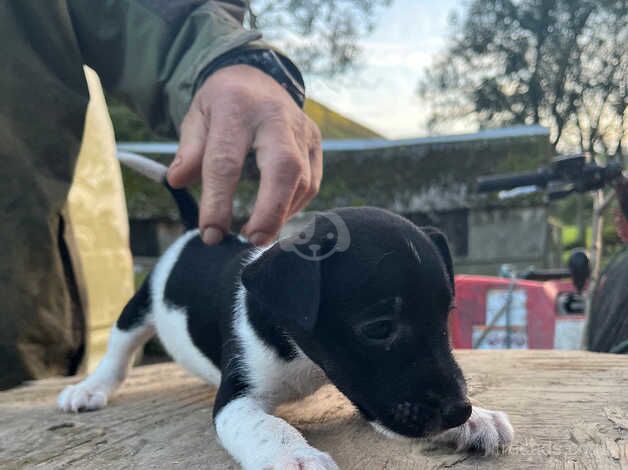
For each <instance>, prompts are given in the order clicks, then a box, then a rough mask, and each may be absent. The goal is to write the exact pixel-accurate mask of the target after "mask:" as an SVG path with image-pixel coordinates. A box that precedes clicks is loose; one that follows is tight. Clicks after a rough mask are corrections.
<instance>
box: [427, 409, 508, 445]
mask: <svg viewBox="0 0 628 470" xmlns="http://www.w3.org/2000/svg"><path fill="white" fill-rule="evenodd" d="M514 436H515V432H514V430H513V428H512V425H511V424H510V420H509V419H508V415H506V413H503V412H501V411H491V410H486V409H484V408H480V407H477V406H474V407H473V411H472V412H471V416H470V417H469V419H468V420H467V422H466V423H464V424H463V425H462V426H458V427H456V428H452V429H448V430H447V431H445V432H442V433H441V434H438V435H437V436H435V437H433V438H432V441H433V442H436V443H439V444H446V445H451V446H454V447H456V449H457V450H458V451H463V450H477V451H481V452H484V454H485V455H493V454H497V453H498V452H507V451H508V449H509V448H510V444H511V443H512V440H513V438H514Z"/></svg>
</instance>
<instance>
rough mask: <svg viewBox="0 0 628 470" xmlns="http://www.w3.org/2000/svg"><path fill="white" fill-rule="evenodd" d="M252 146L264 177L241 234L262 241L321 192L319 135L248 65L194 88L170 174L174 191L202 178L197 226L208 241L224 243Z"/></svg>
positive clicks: (288, 99)
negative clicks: (246, 160) (235, 198)
mask: <svg viewBox="0 0 628 470" xmlns="http://www.w3.org/2000/svg"><path fill="white" fill-rule="evenodd" d="M251 149H253V150H255V151H256V160H257V167H258V168H259V170H260V174H261V180H260V185H259V190H258V193H257V199H256V201H255V205H254V208H253V212H252V214H251V217H250V219H249V220H248V222H247V223H246V224H245V225H244V227H243V228H242V234H243V235H244V236H246V237H247V238H249V239H250V241H251V242H252V243H254V244H255V245H264V244H267V243H269V242H270V241H271V240H272V239H273V238H274V237H275V236H276V235H277V233H278V232H279V230H280V228H281V226H282V225H283V223H284V222H285V221H286V220H287V219H288V218H289V217H290V216H292V215H293V214H295V213H296V212H298V211H300V210H301V209H303V208H304V207H305V206H306V205H307V204H308V203H309V202H310V200H312V198H313V197H314V196H316V194H317V193H318V189H319V186H320V181H321V177H322V173H323V155H322V149H321V135H320V131H319V129H318V127H317V126H316V124H315V123H314V122H313V121H312V120H310V119H309V118H308V117H307V116H306V115H305V114H304V113H303V111H302V110H301V109H299V107H298V106H297V105H296V103H295V102H294V101H293V99H292V97H291V96H290V94H289V93H288V92H287V91H286V90H285V89H284V88H283V87H282V86H281V85H280V84H279V83H277V82H276V81H275V80H274V79H273V78H272V77H270V76H269V75H266V74H265V73H264V72H262V71H260V70H258V69H256V68H254V67H250V66H248V65H233V66H228V67H225V68H223V69H220V70H218V71H216V72H215V73H213V74H212V75H210V76H209V77H208V78H207V80H206V81H205V83H204V84H203V85H202V87H201V88H199V90H198V91H197V93H196V95H195V97H194V99H193V101H192V104H191V105H190V109H189V110H188V113H187V115H186V116H185V118H184V120H183V123H182V124H181V138H180V145H179V150H178V152H177V155H176V157H175V160H174V162H173V163H172V164H171V165H170V169H169V171H168V182H169V183H170V185H171V186H173V187H175V188H180V187H184V186H187V185H189V184H191V183H192V182H194V181H195V180H197V179H198V178H199V176H200V177H201V178H202V186H203V189H202V196H201V202H200V213H199V226H200V229H201V234H202V238H203V241H204V242H205V243H207V244H210V245H213V244H216V243H219V242H220V241H221V240H222V238H223V235H224V234H225V233H226V232H228V231H229V228H230V225H231V218H232V206H233V197H234V194H235V191H236V187H237V184H238V181H239V180H240V175H241V172H242V167H243V164H244V159H245V157H246V155H247V153H248V152H249V151H250V150H251Z"/></svg>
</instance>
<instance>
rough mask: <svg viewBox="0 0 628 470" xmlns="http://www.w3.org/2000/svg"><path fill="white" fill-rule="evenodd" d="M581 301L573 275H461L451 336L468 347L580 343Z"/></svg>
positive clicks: (457, 344)
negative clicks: (538, 277)
mask: <svg viewBox="0 0 628 470" xmlns="http://www.w3.org/2000/svg"><path fill="white" fill-rule="evenodd" d="M581 303H582V298H581V297H580V296H578V295H577V294H575V289H574V287H573V285H572V282H571V280H569V279H565V280H553V281H544V282H540V281H531V280H524V279H509V278H500V277H489V276H470V275H459V276H456V309H455V310H454V312H452V315H451V317H450V331H451V338H452V342H453V345H454V347H455V348H466V349H469V348H474V349H579V348H580V347H581V340H582V331H583V327H584V315H583V314H582V313H581V312H582V310H583V309H582V304H581ZM576 304H577V305H576Z"/></svg>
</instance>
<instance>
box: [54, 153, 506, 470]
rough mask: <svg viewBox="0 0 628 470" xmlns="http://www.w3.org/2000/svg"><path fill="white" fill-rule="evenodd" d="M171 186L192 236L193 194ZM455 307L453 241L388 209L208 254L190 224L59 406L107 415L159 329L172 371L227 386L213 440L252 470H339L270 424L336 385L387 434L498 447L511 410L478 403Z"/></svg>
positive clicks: (228, 241)
mask: <svg viewBox="0 0 628 470" xmlns="http://www.w3.org/2000/svg"><path fill="white" fill-rule="evenodd" d="M127 163H128V162H127ZM133 163H134V165H135V167H136V168H139V169H140V170H142V171H143V172H144V173H147V171H146V168H147V165H145V162H142V161H141V160H137V159H136V160H134V161H133ZM155 168H157V170H158V171H157V170H156V173H155V172H153V173H154V175H153V176H155V175H157V176H158V177H159V179H161V177H162V176H163V171H162V170H161V169H159V168H158V167H154V166H153V169H155ZM160 172H161V173H160ZM156 179H157V178H156ZM171 191H172V192H173V194H174V195H175V199H176V200H177V202H178V205H179V208H180V209H181V211H182V217H183V219H184V221H185V222H186V225H188V226H189V227H194V226H196V207H195V203H194V201H193V199H192V198H191V197H190V196H189V195H188V194H187V193H185V192H183V191H180V190H172V189H171ZM453 299H454V287H453V271H452V261H451V256H450V253H449V249H448V247H447V242H446V240H445V238H444V236H443V235H442V234H441V233H440V232H438V231H436V230H434V229H426V230H420V229H419V228H417V227H416V226H415V225H413V224H412V223H411V222H409V221H407V220H405V219H403V218H402V217H399V216H397V215H395V214H392V213H390V212H387V211H384V210H381V209H375V208H345V209H337V210H334V211H330V212H326V213H321V214H319V215H317V216H315V217H314V219H313V220H312V221H311V222H310V224H309V225H308V226H307V227H306V228H305V229H304V230H303V232H302V233H300V234H298V235H295V236H293V237H291V238H287V239H284V240H281V241H280V242H277V243H275V244H273V245H271V246H269V247H267V248H265V249H257V248H255V247H253V246H252V245H251V244H250V243H248V242H247V241H245V240H243V239H240V238H238V237H236V236H231V235H230V236H227V237H226V238H225V240H224V241H223V242H222V243H221V244H219V245H218V246H213V247H208V246H206V245H204V244H203V242H202V240H201V239H200V237H199V233H198V231H197V230H193V229H192V230H190V231H188V232H187V233H185V234H184V235H183V236H181V237H180V238H179V239H178V240H177V241H176V242H175V243H174V244H173V245H172V246H171V247H170V248H169V249H168V250H167V251H166V253H165V254H164V255H163V257H162V258H161V259H160V261H159V263H158V264H157V266H156V267H155V269H154V270H153V272H152V273H151V274H150V276H149V277H148V279H147V280H146V282H145V283H144V284H143V285H142V287H141V288H140V289H139V291H138V292H137V293H136V294H135V296H134V297H133V298H132V299H131V301H130V302H129V303H128V304H127V306H126V307H125V308H124V310H123V312H122V314H121V315H120V318H119V319H118V321H117V323H116V325H115V326H114V327H113V330H112V332H111V337H110V340H109V347H108V350H107V353H106V355H105V356H104V358H103V360H102V362H101V363H100V365H99V366H98V368H97V369H96V370H95V372H94V373H93V374H91V375H90V376H89V377H87V378H86V379H85V380H83V381H82V382H80V383H78V384H77V385H73V386H69V387H67V388H66V389H65V390H63V392H62V393H61V394H60V396H59V399H58V405H59V407H60V408H61V409H62V410H64V411H75V412H76V411H82V410H94V409H98V408H102V407H104V406H105V405H106V404H107V400H108V398H109V397H110V396H111V394H112V393H113V392H114V391H115V390H116V388H117V387H118V386H119V385H120V384H121V383H122V381H123V380H124V378H125V375H126V373H127V368H128V365H129V362H130V359H131V357H132V354H133V352H134V351H135V350H136V349H138V348H139V347H140V346H141V345H142V344H144V342H145V341H146V340H148V339H149V338H150V337H151V336H153V335H154V334H155V333H157V334H158V336H159V338H160V339H161V341H162V343H163V345H164V347H165V348H166V349H167V351H168V352H169V353H170V355H171V356H172V357H173V358H174V359H175V360H176V361H177V362H179V363H180V364H181V365H183V366H184V367H185V368H186V369H188V370H189V371H191V372H192V373H194V374H196V375H198V376H199V377H201V378H202V379H204V380H206V381H207V382H208V383H210V384H212V385H217V386H218V387H219V388H218V392H217V396H216V400H215V404H214V424H215V427H216V433H217V435H218V438H219V439H220V442H221V443H222V445H223V446H224V447H225V448H226V450H227V451H228V452H229V453H230V454H231V455H232V456H233V457H234V458H235V459H236V460H237V461H238V462H239V463H240V464H241V465H242V466H243V467H244V468H246V469H256V470H257V469H292V468H300V469H308V470H311V469H335V468H337V467H336V464H335V463H334V461H333V460H332V458H331V457H330V456H329V455H328V454H326V453H324V452H321V451H319V450H317V449H315V448H313V447H311V446H310V445H308V443H307V441H306V440H305V439H304V438H303V436H302V435H301V434H300V433H299V432H298V431H297V430H296V429H295V428H293V427H292V426H291V425H290V424H288V423H287V422H285V421H284V420H282V419H279V418H277V417H276V416H273V415H272V414H271V413H272V411H273V409H274V408H275V407H276V406H277V405H279V404H280V403H282V402H286V401H292V400H296V399H299V398H302V397H304V396H306V395H309V394H311V393H313V392H314V391H315V390H317V389H318V388H319V387H320V386H321V385H323V384H324V383H326V382H327V381H331V383H333V384H334V385H335V386H336V387H337V388H338V389H339V390H340V391H341V392H342V393H343V394H345V395H346V396H347V398H348V399H349V400H350V401H351V402H352V403H353V404H354V405H355V406H356V408H357V409H358V410H359V411H360V413H361V414H362V415H363V416H364V418H365V419H366V420H368V421H369V422H370V423H371V424H372V425H373V426H374V427H375V429H377V430H378V431H381V432H383V433H384V434H386V435H389V436H405V437H410V438H419V437H430V438H432V439H434V440H436V441H439V442H443V443H448V444H451V445H453V446H455V447H457V448H458V449H460V450H462V449H471V448H475V449H479V450H482V451H484V452H485V453H495V452H497V451H499V450H500V449H504V448H507V447H508V446H509V444H510V442H511V441H512V438H513V430H512V427H511V425H510V423H509V421H508V418H507V416H506V415H505V414H504V413H500V412H492V411H488V410H484V409H481V408H477V407H472V406H471V404H470V403H469V401H468V400H467V392H466V386H465V380H464V377H463V375H462V372H461V371H460V368H459V367H458V365H457V364H456V361H455V360H454V357H453V355H452V352H451V348H450V343H449V336H448V332H447V319H448V314H449V311H450V309H451V307H452V302H453Z"/></svg>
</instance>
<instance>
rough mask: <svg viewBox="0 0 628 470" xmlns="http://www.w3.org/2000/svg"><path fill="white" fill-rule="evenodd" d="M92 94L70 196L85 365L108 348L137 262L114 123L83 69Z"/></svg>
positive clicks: (93, 79) (95, 79)
mask: <svg viewBox="0 0 628 470" xmlns="http://www.w3.org/2000/svg"><path fill="white" fill-rule="evenodd" d="M85 75H86V77H87V83H88V86H89V92H90V102H89V106H88V108H87V115H86V120H85V131H84V134H83V143H82V146H81V152H80V154H79V157H78V162H77V166H76V171H75V175H74V180H73V183H72V188H71V189H70V194H69V197H68V207H67V209H68V213H69V218H70V224H69V226H70V230H71V237H72V239H73V240H72V248H73V249H72V251H73V253H72V255H73V256H72V257H73V262H74V263H75V264H78V265H79V268H80V269H79V270H78V271H79V272H80V273H81V279H79V283H81V284H82V286H81V287H82V289H81V293H82V297H84V299H83V301H84V302H83V303H84V304H85V308H86V312H87V328H88V338H87V339H88V342H87V344H88V347H87V368H88V370H91V369H93V367H94V366H95V365H96V364H97V362H98V360H99V359H100V357H101V356H102V354H103V353H104V351H105V348H106V343H107V338H108V336H109V329H110V328H111V325H113V323H114V322H115V320H116V319H117V317H118V315H119V314H120V311H121V310H122V308H123V307H124V304H125V303H126V302H127V301H128V299H129V298H130V297H131V295H133V292H134V286H133V260H132V257H131V252H130V250H129V225H128V217H127V211H126V202H125V199H124V188H123V186H122V176H121V173H120V166H119V163H118V160H117V158H116V147H115V137H114V132H113V126H112V124H111V119H110V118H109V113H108V111H107V105H106V102H105V97H104V95H103V92H102V88H101V85H100V80H99V79H98V76H97V75H96V73H95V72H94V71H93V70H91V69H88V68H85Z"/></svg>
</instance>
